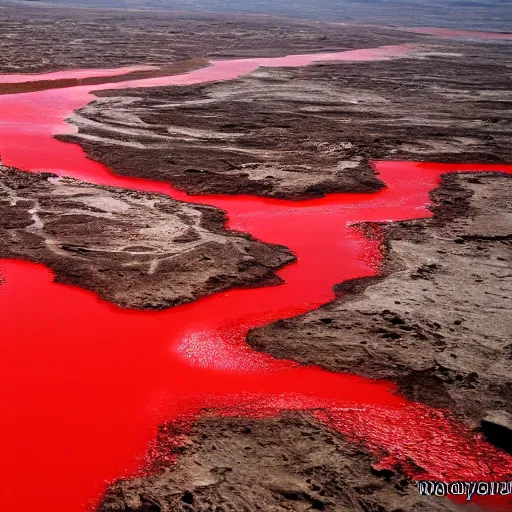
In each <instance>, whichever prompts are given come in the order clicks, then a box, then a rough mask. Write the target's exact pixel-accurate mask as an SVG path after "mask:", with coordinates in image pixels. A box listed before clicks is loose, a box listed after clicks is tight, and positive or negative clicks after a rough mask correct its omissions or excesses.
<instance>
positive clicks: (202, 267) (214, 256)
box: [0, 167, 294, 309]
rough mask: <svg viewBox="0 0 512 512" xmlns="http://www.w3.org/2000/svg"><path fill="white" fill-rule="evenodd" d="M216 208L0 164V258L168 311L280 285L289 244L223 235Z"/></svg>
mask: <svg viewBox="0 0 512 512" xmlns="http://www.w3.org/2000/svg"><path fill="white" fill-rule="evenodd" d="M225 220H226V219H225V216H224V214H223V212H222V211H221V210H219V209H217V208H213V207H209V206H200V205H191V204H189V203H184V202H181V201H175V200H173V199H171V198H169V197H167V196H164V195H154V194H145V193H141V192H133V191H128V190H121V189H116V188H109V187H99V186H96V185H91V184H89V183H84V182H82V181H77V180H73V179H67V178H57V177H56V176H54V177H51V176H48V175H35V174H29V173H24V172H20V171H16V170H15V169H9V168H6V167H0V234H1V236H0V258H17V259H20V258H22V259H24V260H28V261H33V262H37V263H44V264H45V265H47V266H49V267H50V268H51V269H52V270H53V271H54V272H55V273H56V279H57V280H58V281H59V282H63V283H68V284H74V285H77V286H80V287H82V288H85V289H88V290H92V291H95V292H96V293H98V294H99V295H100V296H101V297H102V298H104V299H106V300H108V301H110V302H113V303H114V304H118V305H121V306H124V307H129V308H137V309H162V308H167V307H171V306H175V305H177V304H183V303H186V302H191V301H193V300H195V299H197V298H199V297H202V296H205V295H210V294H212V293H214V292H218V291H221V290H226V289H228V288H232V287H245V286H262V285H271V284H277V283H280V282H281V280H280V279H279V278H278V277H277V276H276V275H275V274H274V270H275V269H277V268H279V267H282V266H284V265H286V264H287V263H290V262H291V261H293V260H294V256H293V254H292V253H291V252H290V251H289V250H288V249H286V248H285V247H282V246H278V245H271V244H265V243H262V242H259V241H257V240H255V239H253V238H252V237H251V236H250V235H246V234H244V233H235V232H233V231H228V230H226V229H225V228H224V222H225Z"/></svg>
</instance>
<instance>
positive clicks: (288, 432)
mask: <svg viewBox="0 0 512 512" xmlns="http://www.w3.org/2000/svg"><path fill="white" fill-rule="evenodd" d="M176 437H178V438H181V440H182V441H183V445H182V446H180V448H179V449H175V448H172V445H170V443H169V442H168V440H169V438H171V439H176ZM158 445H159V446H158V449H159V450H161V451H162V452H163V454H166V455H168V454H169V453H171V454H172V453H174V454H175V455H179V457H178V459H177V462H176V464H175V465H173V466H171V467H167V468H165V469H164V470H163V471H161V472H159V473H157V474H155V475H153V476H149V477H146V478H136V479H133V480H128V481H120V482H118V483H116V484H114V485H113V486H112V487H110V489H109V490H108V492H107V494H106V496H105V498H104V499H103V502H102V504H101V505H100V507H99V509H98V512H173V511H190V512H192V511H197V512H206V511H216V512H228V511H233V512H252V511H264V512H278V511H286V510H288V511H297V512H299V511H306V510H326V511H333V512H334V511H338V512H344V511H354V512H391V511H393V512H400V511H401V512H403V511H406V510H407V511H411V512H412V511H414V512H452V511H457V510H458V511H460V510H467V507H464V508H463V507H460V506H458V505H455V504H453V503H451V502H450V501H449V500H447V499H445V498H435V497H433V498H429V497H424V496H420V495H419V494H418V491H417V489H416V486H415V484H413V483H412V482H410V481H408V480H406V479H404V478H403V477H401V476H400V475H398V474H396V473H393V471H387V472H386V471H384V472H382V471H379V470H377V469H376V468H373V467H372V464H373V463H374V462H375V461H373V460H372V459H371V458H370V457H369V456H368V455H366V454H365V453H364V452H363V451H361V450H360V449H358V448H357V447H354V446H353V445H352V444H350V443H347V442H345V441H344V440H343V439H341V438H340V436H339V435H338V434H337V433H335V432H332V431H330V430H329V429H327V428H326V427H323V426H321V425H319V424H318V423H317V422H316V421H315V420H313V419H312V418H311V417H310V416H309V415H308V414H285V415H283V416H281V417H280V418H276V419H260V420H253V419H245V418H220V419H219V418H213V417H205V418H203V419H201V420H199V421H198V422H197V423H196V424H195V425H194V426H193V427H192V430H191V431H190V432H189V433H185V434H184V433H183V430H182V429H180V427H179V426H178V427H176V425H165V426H162V427H161V429H160V433H159V437H158Z"/></svg>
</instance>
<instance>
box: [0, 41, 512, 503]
mask: <svg viewBox="0 0 512 512" xmlns="http://www.w3.org/2000/svg"><path fill="white" fill-rule="evenodd" d="M414 51H415V49H414V47H411V46H405V47H385V48H378V49H372V50H357V51H353V52H345V53H339V54H329V55H328V56H326V55H325V54H324V55H319V56H291V57H286V58H276V59H245V60H240V61H218V62H216V63H214V64H212V66H210V67H208V68H206V69H202V70H197V71H193V72H191V73H189V74H184V75H177V76H173V77H165V78H156V79H145V80H137V81H133V82H126V83H125V82H122V83H116V84H109V85H108V86H105V88H106V87H108V88H123V87H124V88H125V87H142V86H143V87H149V86H156V85H180V84H191V83H200V82H205V81H212V80H225V79H233V78H236V77H237V76H240V75H241V74H243V73H246V72H249V71H252V70H254V69H256V68H257V67H258V66H261V65H265V66H287V65H288V66H292V65H293V66H295V65H307V64H312V63H313V62H317V61H321V60H327V59H328V60H341V61H347V60H368V59H372V58H373V59H375V58H392V57H400V56H402V55H408V54H411V53H413V52H414ZM78 73H79V72H78ZM95 76H98V75H97V73H96V75H95ZM3 81H5V82H8V80H6V79H3ZM99 88H101V86H94V87H73V88H69V89H60V90H57V91H54V90H47V91H43V92H35V93H24V94H18V95H5V96H0V155H1V157H2V159H3V162H4V163H5V164H7V165H12V166H14V167H18V168H20V169H23V170H26V171H32V172H41V171H45V170H47V171H51V172H54V173H57V174H59V175H67V176H73V177H76V178H79V179H83V180H87V181H89V182H93V183H98V184H106V185H113V186H120V187H125V188H130V189H137V190H145V191H154V192H160V193H165V194H168V195H170V196H172V197H174V198H176V199H181V200H186V201H191V202H196V203H205V204H211V205H215V206H218V207H220V208H223V209H224V210H226V211H227V212H228V215H229V227H230V228H232V229H237V230H242V231H245V232H249V233H251V234H253V235H254V236H256V237H258V238H259V239H261V240H264V241H266V242H273V243H279V244H284V245H287V246H288V247H290V248H291V249H292V250H293V251H294V252H295V254H296V255H297V256H298V262H297V263H295V264H292V265H289V266H288V267H286V268H284V269H283V270H281V271H280V272H279V275H280V276H281V277H282V278H283V279H284V280H285V283H284V284H283V285H281V286H277V287H268V288H258V289H245V290H233V291H230V292H228V293H221V294H217V295H214V296H211V297H208V298H205V299H202V300H199V301H197V302H194V303H192V304H189V305H185V306H180V307H177V308H173V309H170V310H166V311H162V312H141V311H131V310H125V309H120V308H117V307H115V306H113V305H111V304H109V303H106V302H103V301H101V300H99V299H98V298H97V297H96V296H95V295H94V294H93V293H90V292H87V291H84V290H81V289H78V288H75V287H71V286H64V285H59V284H56V283H54V282H53V275H52V273H51V272H50V271H49V270H48V269H46V268H45V267H43V266H41V265H34V264H30V263H26V262H21V261H10V260H9V261H7V260H3V261H0V276H1V278H2V279H3V282H2V284H1V285H0V315H1V318H2V322H1V331H0V332H1V333H2V336H1V339H2V342H1V345H0V347H1V362H0V365H1V367H0V369H1V371H0V388H1V389H2V405H3V407H2V413H1V414H2V417H1V419H2V421H1V422H0V440H1V441H0V443H1V453H2V464H1V466H0V503H1V504H2V511H3V510H5V511H6V512H11V511H15V510H23V512H24V511H25V510H27V511H29V510H30V511H32V510H37V511H39V512H83V511H84V510H86V508H87V506H88V504H91V503H92V502H93V501H94V500H95V499H97V498H98V496H100V495H101V493H102V491H103V490H104V488H105V482H106V481H111V480H113V479H115V478H117V477H120V476H123V475H129V474H133V473H134V472H135V471H136V470H137V469H138V468H139V467H140V465H141V463H142V462H143V456H144V453H145V451H146V449H147V447H148V445H149V444H150V442H151V440H152V439H153V438H154V435H155V431H156V427H157V426H158V424H160V423H162V422H164V421H169V420H172V419H179V418H191V417H193V416H194V415H197V414H198V413H199V412H200V410H201V409H202V408H222V410H223V411H224V412H223V414H251V415H268V414H271V415H272V414H277V413H279V411H282V410H284V409H323V412H321V413H318V417H319V418H320V419H321V420H322V421H325V422H327V423H328V424H329V425H331V426H333V427H334V428H336V429H338V430H339V431H340V432H342V433H343V434H345V435H346V436H348V438H350V439H353V440H354V441H356V442H363V443H365V444H366V445H367V446H368V448H369V449H370V450H372V451H373V452H374V453H375V454H376V455H378V456H380V455H383V454H384V453H385V454H388V455H389V457H391V459H392V460H393V461H398V462H401V463H402V464H403V465H404V466H405V467H407V468H410V474H411V475H412V476H414V475H416V474H417V469H416V470H414V469H412V467H413V465H416V466H418V467H420V468H423V469H424V470H425V474H424V475H423V478H439V479H446V480H503V479H506V478H507V477H510V474H511V473H512V457H510V456H508V455H506V454H504V453H501V452H499V451H498V450H496V449H494V448H493V447H492V446H491V445H489V444H487V443H486V442H484V441H483V440H482V439H481V438H479V437H477V436H474V435H473V434H472V433H471V432H470V431H469V430H467V429H466V428H464V427H463V426H461V425H458V424H455V423H453V422H452V421H451V420H449V419H447V418H446V417H445V415H444V414H443V413H442V412H439V411H435V410H432V409H430V408H428V407H425V406H422V405H418V404H413V403H409V402H407V401H406V400H404V399H402V398H401V397H399V396H397V395H396V394H394V387H393V386H392V385H391V384H388V383H382V382H374V381H371V380H368V379H362V378H358V377H355V376H352V375H343V374H334V373H329V372H326V371H323V370H321V369H318V368H311V367H302V366H299V365H297V364H294V363H292V362H289V361H277V360H275V359H273V358H271V357H269V356H266V355H264V354H260V353H256V352H253V351H252V350H251V349H250V348H249V347H248V346H247V345H246V343H245V336H246V333H247V331H248V330H249V329H251V328H253V327H256V326H260V325H264V324H266V323H268V322H271V321H274V320H278V319H281V318H287V317H291V316H295V315H297V314H301V313H304V312H307V311H309V310H311V309H313V308H315V307H318V306H320V305H322V304H324V303H326V302H328V301H330V300H332V298H333V297H334V295H333V292H332V287H333V285H334V284H336V283H339V282H341V281H344V280H346V279H352V278H356V277H362V276H370V275H375V274H376V273H377V272H378V270H379V263H380V260H381V254H380V252H379V247H378V246H379V242H378V241H375V240H369V239H367V238H365V236H364V235H363V234H362V233H361V232H360V231H359V230H358V229H357V228H353V227H351V224H354V223H357V222H361V221H375V222H386V221H398V220H404V219H411V218H422V217H428V216H430V215H431V213H430V211H429V210H428V209H427V208H426V206H427V205H428V204H429V202H430V200H429V195H428V193H429V191H430V190H432V189H434V188H435V187H436V186H437V185H438V183H439V179H440V175H441V174H443V173H447V172H454V171H460V170H465V171H476V172H478V171H501V172H507V173H512V166H510V165H468V164H464V165H454V164H420V163H407V162H377V163H376V164H375V168H376V170H377V171H378V172H379V173H380V177H381V179H383V180H384V181H385V182H386V184H387V188H386V189H385V190H383V191H381V192H379V193H376V194H333V195H329V196H327V197H325V198H322V199H316V200H310V201H301V202H291V201H282V200H271V199H263V198H259V197H251V196H227V197H223V196H193V197H191V196H187V195H186V194H184V193H183V192H180V191H178V190H176V189H174V188H173V187H172V186H171V185H169V184H165V183H156V182H151V181H146V180H140V179H131V178H123V177H119V176H115V175H113V174H112V173H111V172H110V171H109V169H107V168H106V167H105V166H103V165H101V164H99V163H97V162H94V161H92V160H88V159H86V158H85V154H84V152H83V151H82V150H81V148H80V147H79V146H77V145H73V144H66V143H62V142H59V141H57V140H56V139H54V138H52V135H54V134H56V133H64V132H68V133H69V132H72V131H74V130H75V128H74V127H73V126H71V125H68V124H66V123H65V122H64V120H65V119H66V118H67V117H69V116H70V115H71V113H72V111H73V110H74V109H77V108H80V107H82V106H84V105H86V104H87V103H88V102H89V101H91V100H93V99H94V98H93V96H91V94H90V92H91V90H92V89H94V90H97V89H99ZM506 509H508V505H506V504H503V505H501V510H506Z"/></svg>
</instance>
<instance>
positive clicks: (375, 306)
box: [248, 175, 512, 426]
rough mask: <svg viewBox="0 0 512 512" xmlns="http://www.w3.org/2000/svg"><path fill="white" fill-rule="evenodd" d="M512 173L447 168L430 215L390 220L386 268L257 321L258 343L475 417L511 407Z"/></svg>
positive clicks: (254, 338) (252, 338) (252, 340)
mask: <svg viewBox="0 0 512 512" xmlns="http://www.w3.org/2000/svg"><path fill="white" fill-rule="evenodd" d="M511 184H512V181H511V179H510V177H509V176H489V175H485V176H484V175H480V176H478V177H477V176H474V175H459V176H450V177H447V178H445V179H444V184H443V187H442V188H441V189H440V190H438V191H436V192H435V193H434V194H433V197H434V199H435V200H436V201H438V205H437V206H435V207H434V208H433V211H434V215H435V217H434V218H433V219H429V220H421V221H413V222H405V223H399V224H392V225H389V226H383V227H382V228H381V229H382V230H383V231H384V236H385V239H386V248H385V265H384V276H385V277H382V278H377V279H366V280H356V281H353V282H349V283H345V284H344V285H342V286H340V287H338V292H339V293H340V298H338V299H337V300H335V301H334V302H332V303H330V304H328V305H326V306H324V307H321V308H320V309H318V310H316V311H311V312H310V313H307V314H305V315H303V316H300V317H297V318H293V319H290V320H281V321H279V322H277V323H275V324H272V325H269V326H267V327H263V328H261V329H256V330H254V331H252V332H251V333H250V335H249V338H248V342H249V344H250V345H251V346H252V347H253V348H254V349H256V350H259V351H263V352H267V353H269V354H272V355H273V356H274V357H276V358H285V359H293V360H295V361H300V362H301V363H305V364H315V365H319V366H322V367H323V368H327V369H329V370H333V371H340V372H350V373H354V374H358V375H363V376H366V377H371V378H377V379H387V380H392V381H395V382H396V383H398V385H399V386H400V389H401V392H402V393H403V394H405V395H406V396H407V397H408V398H410V399H411V400H415V401H419V402H423V403H426V404H428V405H432V406H434V407H441V408H447V409H449V410H451V411H453V412H455V413H456V414H457V415H458V416H460V417H461V418H464V419H466V420H467V421H469V422H470V424H472V425H473V426H478V425H479V423H480V421H481V420H482V419H483V417H484V416H485V415H486V413H487V411H490V410H503V411H507V412H509V413H510V412H512V400H511V399H512V378H511V375H510V364H511V360H512V344H511V343H510V338H509V333H511V332H512V321H511V318H512V317H511V315H510V311H511V299H512V285H511V276H512V274H511V272H510V268H511V263H512V206H511V205H512V186H511ZM345 294H346V295H345Z"/></svg>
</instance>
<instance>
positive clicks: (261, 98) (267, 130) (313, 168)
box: [63, 42, 512, 199]
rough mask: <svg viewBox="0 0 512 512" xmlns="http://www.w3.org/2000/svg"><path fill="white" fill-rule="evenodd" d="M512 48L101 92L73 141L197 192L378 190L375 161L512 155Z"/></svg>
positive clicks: (117, 166)
mask: <svg viewBox="0 0 512 512" xmlns="http://www.w3.org/2000/svg"><path fill="white" fill-rule="evenodd" d="M510 48H511V46H510V45H508V46H507V45H505V46H500V45H494V46H491V45H485V46H481V45H463V44H460V43H454V42H452V43H450V42H448V43H443V44H441V43H436V44H433V45H432V47H431V48H425V54H424V55H422V54H421V53H420V56H419V57H415V58H405V59H402V58H401V59H396V60H392V61H384V62H366V63H345V64H341V65H340V64H324V65H318V66H312V67H305V68H292V69H265V68H262V69H259V70H258V71H255V72H253V73H251V74H250V75H247V76H244V77H242V78H240V79H238V80H235V81H230V82H223V83H217V84H206V85H201V86H189V87H172V88H162V89H139V90H137V89H134V90H124V91H106V92H100V93H98V96H99V97H98V99H97V100H96V101H95V102H93V103H91V104H90V105H88V106H87V107H85V108H84V109H82V110H81V111H80V112H79V113H78V114H77V115H75V116H74V117H73V119H72V122H73V124H76V125H77V126H78V128H79V133H78V134H77V135H72V136H66V137H64V138H63V139H64V140H69V141H73V142H78V143H79V144H80V145H81V146H82V147H83V148H84V149H85V150H86V151H87V153H88V154H89V155H90V156H91V158H93V159H96V160H100V161H102V162H104V163H106V164H107V165H109V167H111V168H112V169H113V170H114V171H115V172H117V173H119V174H123V175H130V176H144V177H148V178H149V177H150V178H152V179H156V180H161V181H170V182H172V183H173V184H174V185H175V186H178V187H180V188H182V189H184V190H186V191H187V192H190V193H194V194H197V193H223V194H226V193H228V194H240V193H248V194H257V195H264V196H269V197H280V198H291V199H298V198H305V197H315V196H320V195H323V194H325V193H329V192H339V191H342V192H372V191H375V190H378V189H379V188H381V187H382V183H381V182H380V181H379V180H378V179H377V178H376V177H375V176H374V174H373V172H372V171H371V169H370V161H371V160H376V159H382V160H386V159H392V160H413V161H442V162H460V163H462V162H482V163H486V162H489V163H495V162H496V163H497V162H504V163H506V162H509V161H512V151H511V147H510V144H509V143H508V141H509V140H510V137H511V135H512V131H511V129H510V126H511V121H512V114H511V112H512V109H510V106H511V105H512V92H511V90H510V77H509V75H510V71H509V69H508V66H509V65H510V54H511V50H510ZM432 52H433V54H432Z"/></svg>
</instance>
